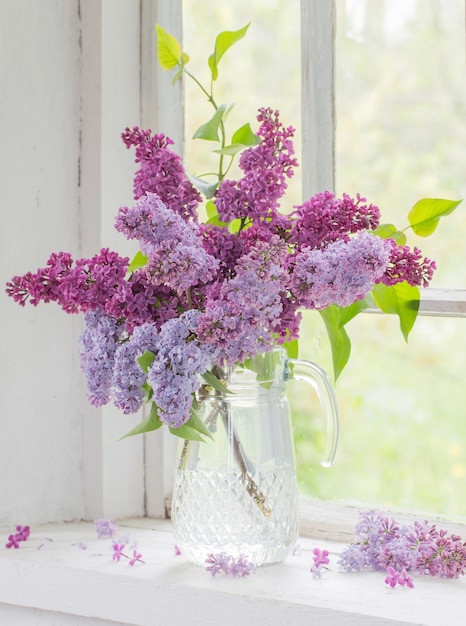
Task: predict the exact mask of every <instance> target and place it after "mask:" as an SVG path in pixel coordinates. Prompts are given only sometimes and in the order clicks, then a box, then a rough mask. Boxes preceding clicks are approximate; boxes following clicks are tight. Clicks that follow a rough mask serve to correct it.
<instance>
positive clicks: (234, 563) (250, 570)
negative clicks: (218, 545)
mask: <svg viewBox="0 0 466 626" xmlns="http://www.w3.org/2000/svg"><path fill="white" fill-rule="evenodd" d="M205 562H206V567H205V568H206V570H207V571H208V572H210V573H211V574H212V576H216V575H217V574H225V575H226V576H233V577H239V578H244V577H245V576H250V575H251V574H254V572H255V571H256V568H255V566H254V565H253V564H252V563H250V562H249V561H248V559H247V558H246V557H245V556H244V555H242V554H241V555H240V556H238V557H236V558H235V557H234V556H232V555H231V554H227V553H226V552H220V553H219V554H208V555H207V558H206V560H205Z"/></svg>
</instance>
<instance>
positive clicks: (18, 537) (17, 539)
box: [5, 526, 31, 548]
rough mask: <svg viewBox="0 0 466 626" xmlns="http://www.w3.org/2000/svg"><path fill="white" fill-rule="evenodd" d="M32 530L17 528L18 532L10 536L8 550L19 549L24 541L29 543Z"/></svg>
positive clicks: (6, 545) (7, 544)
mask: <svg viewBox="0 0 466 626" xmlns="http://www.w3.org/2000/svg"><path fill="white" fill-rule="evenodd" d="M30 534H31V529H30V527H29V526H16V532H15V533H12V534H11V535H8V541H7V542H6V544H5V547H6V548H19V544H20V543H21V542H22V541H27V540H28V539H29V535H30Z"/></svg>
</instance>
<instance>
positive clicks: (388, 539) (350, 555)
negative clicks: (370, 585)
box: [339, 510, 466, 586]
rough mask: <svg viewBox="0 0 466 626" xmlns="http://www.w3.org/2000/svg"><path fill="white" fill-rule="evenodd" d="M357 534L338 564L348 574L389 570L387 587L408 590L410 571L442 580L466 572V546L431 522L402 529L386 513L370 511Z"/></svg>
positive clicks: (459, 539)
mask: <svg viewBox="0 0 466 626" xmlns="http://www.w3.org/2000/svg"><path fill="white" fill-rule="evenodd" d="M355 530H356V540H355V541H354V542H353V543H352V544H350V545H349V546H348V547H347V548H346V549H345V550H344V551H343V552H342V553H341V555H340V560H339V565H340V566H341V567H342V568H343V569H344V570H346V571H348V572H351V571H361V570H363V569H364V568H368V567H370V568H373V569H375V570H386V571H388V578H389V579H390V581H391V582H390V581H389V582H388V583H387V584H391V583H394V582H395V581H397V582H396V584H403V582H404V583H405V584H406V585H407V586H411V585H410V584H409V581H408V580H407V577H406V572H409V571H413V572H417V573H419V574H427V575H430V576H438V577H440V578H458V577H459V576H462V575H464V574H465V572H466V542H463V541H462V539H461V538H460V537H459V536H458V535H455V534H448V532H447V531H446V530H439V529H437V527H436V525H435V524H431V523H430V522H427V521H423V522H419V521H415V522H413V523H412V524H405V525H400V524H399V523H398V522H397V521H396V520H395V519H393V518H391V517H389V516H388V515H386V514H385V513H382V512H380V511H373V510H371V511H363V512H362V513H361V514H360V519H359V522H358V524H357V525H356V529H355ZM389 568H391V569H389ZM392 570H393V572H392V573H391V574H390V572H391V571H392ZM403 572H404V573H403ZM392 586H393V585H392Z"/></svg>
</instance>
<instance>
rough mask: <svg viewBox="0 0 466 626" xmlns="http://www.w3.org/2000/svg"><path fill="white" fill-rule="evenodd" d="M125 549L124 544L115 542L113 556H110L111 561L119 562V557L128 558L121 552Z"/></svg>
mask: <svg viewBox="0 0 466 626" xmlns="http://www.w3.org/2000/svg"><path fill="white" fill-rule="evenodd" d="M124 549H125V544H124V543H118V542H117V541H115V542H114V543H113V554H112V559H113V560H114V561H120V560H121V557H125V558H128V557H127V556H126V554H124V552H123V550H124Z"/></svg>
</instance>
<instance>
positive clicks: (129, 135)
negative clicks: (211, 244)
mask: <svg viewBox="0 0 466 626" xmlns="http://www.w3.org/2000/svg"><path fill="white" fill-rule="evenodd" d="M122 139H123V142H124V143H125V145H126V147H127V148H130V147H131V146H134V147H135V149H136V163H139V164H140V169H139V170H138V171H137V172H136V175H135V177H134V198H135V200H138V199H139V198H141V197H143V196H145V195H146V194H147V193H156V194H157V195H158V196H159V198H160V199H161V201H162V202H163V203H164V204H166V205H167V206H169V207H170V208H171V209H172V211H174V212H175V213H177V214H178V215H181V217H183V219H186V220H188V219H193V220H196V209H197V206H198V204H199V202H200V201H201V196H200V194H199V192H198V191H197V190H196V189H195V187H193V185H192V184H191V183H190V182H189V180H188V179H187V177H186V174H185V171H184V166H183V161H182V159H181V157H179V156H178V155H177V154H176V153H175V152H173V151H172V150H170V149H169V147H168V146H170V145H172V144H173V141H172V140H171V139H170V138H169V137H166V136H165V135H163V134H159V135H154V136H153V137H151V132H150V131H149V130H141V129H140V128H138V127H137V126H135V127H134V128H133V129H132V130H130V129H129V128H126V129H125V132H124V133H123V134H122Z"/></svg>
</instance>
